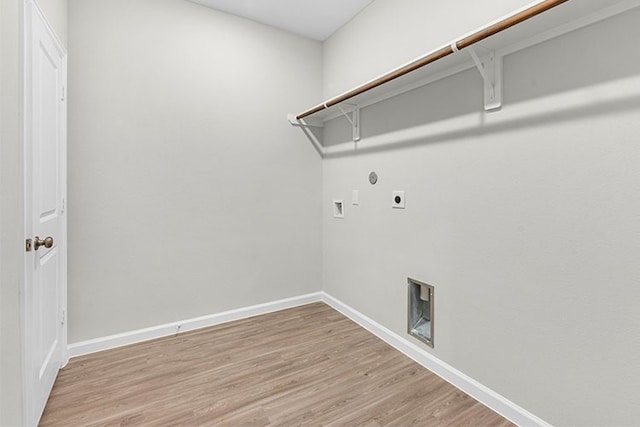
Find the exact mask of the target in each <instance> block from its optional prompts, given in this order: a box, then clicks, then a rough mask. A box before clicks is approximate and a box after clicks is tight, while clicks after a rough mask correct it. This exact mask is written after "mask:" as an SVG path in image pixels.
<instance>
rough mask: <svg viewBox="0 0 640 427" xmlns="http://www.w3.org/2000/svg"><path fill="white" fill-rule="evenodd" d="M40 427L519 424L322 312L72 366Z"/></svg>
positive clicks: (205, 333) (259, 320) (306, 309)
mask: <svg viewBox="0 0 640 427" xmlns="http://www.w3.org/2000/svg"><path fill="white" fill-rule="evenodd" d="M40 425H41V426H43V427H44V426H134V425H136V426H160V425H162V426H218V425H220V426H511V425H512V424H511V423H510V422H509V421H507V420H506V419H504V418H502V417H501V416H499V415H498V414H496V413H495V412H493V411H492V410H490V409H488V408H486V407H485V406H483V405H482V404H480V403H478V402H477V401H476V400H474V399H473V398H471V397H469V396H468V395H466V394H465V393H463V392H461V391H460V390H458V389H456V388H455V387H453V386H451V385H450V384H448V383H447V382H445V381H443V380H442V379H440V378H439V377H438V376H436V375H434V374H433V373H431V372H430V371H428V370H426V369H424V368H423V367H421V366H420V365H418V364H417V363H415V362H413V361H412V360H411V359H409V358H407V357H406V356H404V355H403V354H401V353H400V352H398V351H397V350H395V349H393V348H392V347H390V346H389V345H387V344H386V343H384V342H383V341H381V340H380V339H378V338H377V337H375V336H374V335H372V334H371V333H369V332H368V331H366V330H365V329H363V328H361V327H360V326H358V325H357V324H355V323H353V322H352V321H351V320H349V319H347V318H346V317H344V316H343V315H342V314H340V313H338V312H336V311H335V310H333V309H332V308H330V307H329V306H327V305H325V304H323V303H315V304H310V305H306V306H302V307H297V308H293V309H289V310H283V311H280V312H277V313H271V314H266V315H262V316H257V317H253V318H250V319H245V320H240V321H235V322H230V323H226V324H222V325H218V326H214V327H211V328H206V329H201V330H198V331H193V332H187V333H182V334H180V335H178V336H174V337H167V338H161V339H157V340H153V341H148V342H144V343H141V344H135V345H130V346H127V347H122V348H118V349H114V350H108V351H104V352H100V353H95V354H91V355H88V356H82V357H78V358H74V359H72V360H71V362H70V363H69V364H68V365H67V366H66V367H65V368H64V369H62V370H61V371H60V374H59V376H58V379H57V380H56V383H55V385H54V388H53V391H52V393H51V397H50V399H49V402H48V403H47V406H46V408H45V412H44V414H43V417H42V420H41V422H40Z"/></svg>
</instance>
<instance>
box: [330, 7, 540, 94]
mask: <svg viewBox="0 0 640 427" xmlns="http://www.w3.org/2000/svg"><path fill="white" fill-rule="evenodd" d="M528 3H530V1H529V0H491V1H490V2H488V1H471V0H466V1H457V2H455V6H454V3H452V2H437V1H424V0H399V1H390V0H382V1H379V0H376V1H374V2H373V3H371V4H370V5H369V6H368V7H367V8H366V9H364V10H363V11H362V12H361V13H360V14H359V15H358V16H357V17H356V18H355V19H353V20H352V21H351V22H350V23H349V24H347V25H345V26H344V27H342V28H341V29H340V30H339V31H338V32H336V34H334V35H333V36H331V37H330V38H329V39H327V40H326V41H325V42H324V44H323V55H324V62H323V79H324V85H323V86H324V98H323V99H328V98H330V97H332V96H335V95H338V94H340V93H342V92H345V91H347V90H349V89H352V88H353V87H355V86H358V85H360V84H362V83H364V82H366V81H368V80H371V79H374V78H376V77H378V76H380V75H382V74H384V73H386V72H388V71H390V70H391V69H394V68H396V67H398V66H399V65H402V64H404V63H406V62H409V61H411V60H414V59H416V58H417V57H419V56H422V55H424V54H425V53H426V52H428V51H430V50H432V49H435V48H439V47H442V45H444V44H445V43H447V42H450V41H452V40H454V39H456V38H457V37H459V36H460V35H462V34H466V33H468V32H470V31H473V30H475V29H477V28H478V27H480V26H483V25H485V24H486V23H487V22H490V21H493V20H494V19H496V18H499V17H501V16H504V15H506V14H507V13H510V12H512V11H513V10H515V9H518V8H520V7H522V6H524V5H526V4H528Z"/></svg>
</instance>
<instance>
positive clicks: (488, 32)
mask: <svg viewBox="0 0 640 427" xmlns="http://www.w3.org/2000/svg"><path fill="white" fill-rule="evenodd" d="M568 1H569V0H545V1H542V2H540V3H538V4H536V5H534V6H531V7H530V8H528V9H525V10H523V11H522V12H519V13H517V14H515V15H513V16H510V17H508V18H506V19H503V20H502V21H500V22H497V23H495V24H493V25H491V26H490V27H487V28H485V29H483V30H480V31H478V32H476V33H473V34H471V35H470V36H467V37H465V38H463V39H460V40H458V41H457V42H455V45H456V47H457V48H458V50H461V49H464V48H466V47H469V46H471V45H473V44H475V43H478V42H480V41H482V40H484V39H486V38H488V37H491V36H493V35H495V34H498V33H499V32H501V31H504V30H506V29H508V28H511V27H513V26H514V25H517V24H520V23H521V22H524V21H526V20H528V19H531V18H533V17H534V16H537V15H539V14H541V13H543V12H546V11H547V10H549V9H553V8H554V7H556V6H559V5H561V4H562V3H566V2H568ZM451 45H453V43H452V44H451ZM451 45H447V46H445V47H443V48H441V49H439V50H437V51H435V52H433V53H431V54H429V55H427V56H425V57H423V58H420V59H417V60H415V61H413V62H411V63H410V64H407V65H405V66H404V67H402V68H398V69H397V70H395V71H392V72H390V73H388V74H385V75H383V76H381V77H379V78H377V79H375V80H372V81H370V82H369V83H366V84H364V85H362V86H358V87H357V88H355V89H352V90H350V91H349V92H346V93H344V94H342V95H340V96H337V97H335V98H332V99H330V100H329V101H327V102H325V103H323V104H319V105H316V106H315V107H313V108H310V109H309V110H307V111H305V112H304V113H301V114H299V115H298V116H296V119H298V120H301V119H304V118H305V117H309V116H310V115H312V114H315V113H318V112H320V111H322V110H325V109H327V108H329V107H333V106H334V105H336V104H339V103H341V102H344V101H347V100H349V99H351V98H353V97H354V96H357V95H360V94H362V93H364V92H368V91H370V90H371V89H375V88H377V87H378V86H382V85H383V84H385V83H388V82H390V81H392V80H395V79H397V78H399V77H402V76H404V75H406V74H409V73H410V72H412V71H415V70H417V69H419V68H422V67H424V66H426V65H429V64H431V63H433V62H436V61H438V60H440V59H442V58H444V57H446V56H449V55H451V54H452V53H453V52H454V51H453V48H452V47H451Z"/></svg>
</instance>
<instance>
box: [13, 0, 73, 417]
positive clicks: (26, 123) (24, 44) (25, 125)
mask: <svg viewBox="0 0 640 427" xmlns="http://www.w3.org/2000/svg"><path fill="white" fill-rule="evenodd" d="M21 12H22V13H21V21H22V22H21V23H22V40H21V52H22V96H21V97H22V104H23V105H22V112H23V117H22V135H23V137H22V139H23V146H22V151H23V160H22V162H23V165H22V170H23V171H22V174H23V181H22V183H21V184H22V186H23V188H22V194H23V201H22V203H23V214H24V217H23V224H22V230H23V234H24V240H23V242H26V239H31V238H33V237H34V236H27V235H26V234H27V232H28V231H29V230H30V228H31V226H30V225H29V224H30V223H31V221H32V218H31V215H32V212H31V198H32V191H31V188H30V186H31V184H32V183H31V176H30V174H31V169H32V166H30V164H29V163H30V162H31V163H32V161H31V157H30V156H31V153H30V148H31V146H32V140H31V138H32V136H31V133H32V132H31V126H32V121H33V115H32V108H33V106H32V98H31V89H30V87H29V85H30V82H31V80H32V79H31V75H32V74H31V73H32V63H31V54H32V52H31V48H32V46H31V42H32V21H33V20H35V19H40V20H41V21H42V22H43V23H44V26H45V28H46V29H47V31H48V32H49V33H50V35H51V37H52V39H53V42H54V45H55V48H56V50H57V51H58V52H59V53H60V55H61V57H62V61H61V62H62V74H63V87H64V92H65V93H64V103H63V107H62V108H61V119H60V120H61V122H62V124H61V127H62V128H61V133H62V136H61V141H60V150H61V153H60V158H61V159H60V175H61V176H60V180H61V181H60V186H61V193H62V197H63V200H64V205H63V212H62V220H61V222H62V224H61V230H60V234H61V235H60V236H58V237H56V245H57V246H58V251H59V254H60V257H61V266H60V267H61V269H62V271H61V280H60V284H59V286H60V289H59V292H60V306H61V307H60V309H61V310H62V312H63V321H64V323H63V325H62V327H61V331H60V350H61V352H62V354H61V360H62V366H60V367H63V366H64V365H66V363H67V362H68V360H69V351H68V345H67V323H68V321H67V315H66V313H67V202H66V200H67V108H66V106H67V102H66V99H67V94H66V88H67V51H66V49H65V47H64V45H63V44H62V42H61V41H60V39H59V38H58V36H57V35H56V33H55V31H54V30H53V28H52V27H51V25H50V24H49V21H48V20H47V18H46V17H45V15H44V13H43V11H42V9H41V8H40V5H39V4H38V2H37V0H23V4H22V11H21ZM21 251H22V260H23V278H24V280H22V281H21V282H22V283H21V287H22V289H21V297H20V313H21V322H20V329H21V330H20V335H21V340H22V361H23V369H22V382H23V388H22V413H23V423H24V424H25V425H28V426H29V425H35V424H36V423H37V422H38V419H37V417H38V416H39V414H36V413H35V407H34V401H35V399H36V393H35V390H34V389H33V384H32V377H31V374H30V372H29V367H30V365H31V362H30V361H31V359H30V357H31V354H32V349H31V343H30V338H31V337H28V336H27V331H28V323H29V319H28V314H29V313H28V312H27V294H28V292H27V290H28V287H29V286H31V283H29V281H30V279H31V276H32V275H31V274H30V273H29V271H28V269H29V268H30V265H32V262H30V258H29V257H32V256H34V255H33V253H32V252H27V251H26V250H25V247H24V246H23V247H22V248H21Z"/></svg>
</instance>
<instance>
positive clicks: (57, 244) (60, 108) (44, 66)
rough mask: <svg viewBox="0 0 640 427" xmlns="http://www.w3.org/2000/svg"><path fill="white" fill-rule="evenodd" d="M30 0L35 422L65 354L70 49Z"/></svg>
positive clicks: (28, 157) (28, 257) (30, 326)
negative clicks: (61, 41) (67, 65)
mask: <svg viewBox="0 0 640 427" xmlns="http://www.w3.org/2000/svg"><path fill="white" fill-rule="evenodd" d="M25 3H26V4H25V98H24V99H25V129H24V131H25V231H26V233H27V236H26V247H25V249H26V251H27V252H26V253H25V289H24V317H23V318H24V344H25V351H24V354H25V367H24V368H25V418H26V420H25V421H26V424H27V425H36V424H37V422H38V421H39V419H40V416H41V414H42V411H43V409H44V406H45V404H46V402H47V399H48V397H49V393H50V392H51V388H52V387H53V383H54V381H55V378H56V375H57V373H58V370H59V369H60V367H61V366H62V364H63V363H65V362H66V333H65V331H66V328H65V327H64V323H65V318H64V317H65V315H64V310H65V304H66V219H65V206H64V200H65V190H66V179H65V176H66V172H65V170H66V162H65V156H66V153H65V151H66V126H65V123H66V101H65V93H64V90H65V85H66V53H65V51H64V49H63V48H62V46H61V45H60V43H59V42H58V40H57V38H56V36H55V34H54V33H53V32H52V30H51V28H50V27H49V26H48V24H47V22H46V20H45V19H44V17H43V15H42V13H41V11H40V9H39V8H38V6H37V5H36V4H35V3H34V2H33V1H27V2H25Z"/></svg>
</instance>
